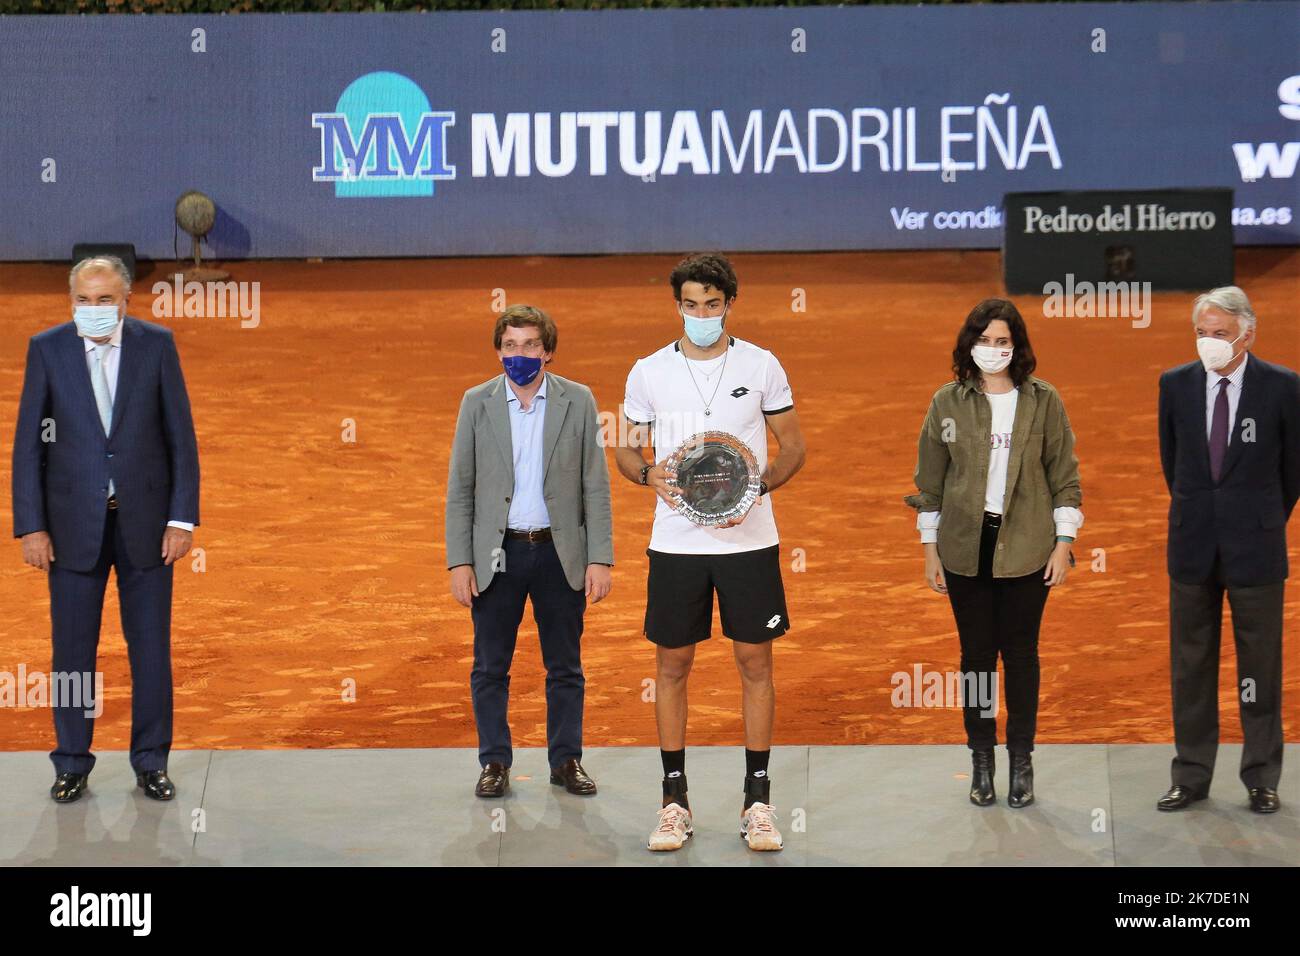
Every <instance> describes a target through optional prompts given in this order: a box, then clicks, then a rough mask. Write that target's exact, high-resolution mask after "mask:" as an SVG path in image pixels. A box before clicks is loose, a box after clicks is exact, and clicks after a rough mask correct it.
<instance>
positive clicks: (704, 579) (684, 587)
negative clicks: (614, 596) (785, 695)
mask: <svg viewBox="0 0 1300 956" xmlns="http://www.w3.org/2000/svg"><path fill="white" fill-rule="evenodd" d="M779 552H780V545H776V544H774V545H772V547H770V548H759V549H757V550H754V551H738V552H735V553H732V554H669V553H667V552H664V551H651V550H649V549H647V550H646V554H647V555H649V556H650V577H649V579H648V580H647V583H646V607H645V636H646V637H647V638H649V639H650V640H651V641H652V642H653V643H655V644H658V645H659V646H660V647H686V646H687V645H689V644H698V643H699V642H700V641H707V640H708V639H709V637H710V635H711V633H712V626H713V592H714V591H717V592H718V609H719V611H720V613H721V616H722V633H723V634H724V635H726V636H727V637H729V638H731V639H732V640H733V641H740V642H741V643H743V644H762V643H763V642H764V641H770V640H772V638H774V637H780V636H781V635H782V634H784V633H785V632H786V630H787V629H788V628H789V626H790V616H789V614H788V613H787V612H786V608H785V587H784V586H783V585H782V583H781V557H780V553H779Z"/></svg>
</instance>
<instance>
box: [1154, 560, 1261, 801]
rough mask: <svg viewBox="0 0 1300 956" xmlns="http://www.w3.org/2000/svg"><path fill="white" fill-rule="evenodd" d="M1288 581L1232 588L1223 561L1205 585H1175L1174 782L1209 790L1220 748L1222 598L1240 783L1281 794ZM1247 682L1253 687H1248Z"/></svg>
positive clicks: (1171, 647)
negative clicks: (1233, 669)
mask: <svg viewBox="0 0 1300 956" xmlns="http://www.w3.org/2000/svg"><path fill="white" fill-rule="evenodd" d="M1285 583H1286V582H1285V581H1277V582H1275V583H1273V584H1264V585H1259V586H1257V587H1227V586H1225V584H1224V581H1223V568H1222V566H1221V563H1220V561H1219V557H1218V555H1216V556H1215V559H1214V569H1213V571H1212V573H1211V576H1210V579H1209V580H1208V581H1205V582H1203V583H1201V584H1186V583H1183V582H1181V581H1174V580H1172V579H1171V580H1170V582H1169V650H1170V675H1171V678H1172V681H1173V706H1174V745H1175V749H1176V755H1175V757H1174V760H1173V765H1172V768H1171V777H1172V782H1173V783H1174V784H1181V785H1182V786H1184V787H1188V788H1190V789H1192V790H1195V791H1198V792H1207V793H1208V792H1209V789H1210V779H1211V778H1212V777H1213V775H1214V758H1215V754H1216V753H1217V751H1218V749H1219V634H1220V629H1221V627H1222V624H1223V593H1224V591H1225V590H1226V591H1227V593H1228V604H1229V606H1230V607H1231V609H1232V636H1233V640H1234V641H1235V643H1236V647H1237V697H1238V700H1239V701H1240V704H1241V729H1242V735H1243V736H1244V738H1245V746H1244V747H1243V748H1242V753H1241V781H1242V783H1244V784H1245V785H1246V786H1247V787H1248V788H1250V787H1271V788H1273V789H1277V784H1278V780H1279V779H1281V776H1282V591H1283V587H1284V586H1285ZM1246 682H1249V684H1247V683H1246Z"/></svg>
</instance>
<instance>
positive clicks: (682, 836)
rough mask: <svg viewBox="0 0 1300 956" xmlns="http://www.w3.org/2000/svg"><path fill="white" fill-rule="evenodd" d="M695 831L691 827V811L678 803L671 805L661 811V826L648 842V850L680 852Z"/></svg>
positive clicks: (655, 830)
mask: <svg viewBox="0 0 1300 956" xmlns="http://www.w3.org/2000/svg"><path fill="white" fill-rule="evenodd" d="M694 832H695V830H694V828H693V827H692V826H691V811H690V810H687V809H686V808H685V807H683V806H681V805H680V804H677V803H670V804H668V806H666V807H664V808H662V809H661V810H660V811H659V825H658V826H657V827H655V828H654V830H653V831H652V832H651V834H650V839H649V840H647V841H646V849H647V850H680V849H681V848H682V844H683V843H685V842H686V841H687V840H689V839H690V838H691V834H692V833H694Z"/></svg>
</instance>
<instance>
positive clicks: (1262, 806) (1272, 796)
mask: <svg viewBox="0 0 1300 956" xmlns="http://www.w3.org/2000/svg"><path fill="white" fill-rule="evenodd" d="M1246 793H1248V794H1250V809H1252V810H1254V811H1255V812H1256V813H1277V810H1278V807H1280V806H1282V801H1281V800H1279V799H1278V798H1277V791H1276V790H1274V789H1273V788H1272V787H1251V788H1250V789H1249V790H1247V791H1246Z"/></svg>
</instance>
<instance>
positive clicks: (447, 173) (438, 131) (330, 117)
mask: <svg viewBox="0 0 1300 956" xmlns="http://www.w3.org/2000/svg"><path fill="white" fill-rule="evenodd" d="M455 122H456V114H455V113H453V112H435V111H433V110H432V109H430V107H429V98H428V97H427V96H425V95H424V91H423V90H421V89H420V88H419V87H418V86H416V85H415V83H413V82H412V81H411V80H410V79H408V78H407V77H405V76H402V75H401V74H400V73H389V72H380V73H367V74H366V75H365V76H362V77H358V78H357V79H355V80H353V81H352V83H350V84H349V85H348V88H347V89H345V90H344V91H343V95H342V96H340V97H339V100H338V104H337V105H336V106H335V107H334V112H332V113H312V114H311V125H312V126H313V127H315V128H316V129H318V130H320V165H319V166H317V167H315V168H314V169H313V170H312V171H311V178H312V180H313V181H314V182H318V183H322V182H332V183H333V184H334V195H335V196H338V197H347V196H432V195H433V183H434V180H437V179H455V178H456V167H455V166H450V165H448V164H447V127H448V126H452V125H454V124H455Z"/></svg>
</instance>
